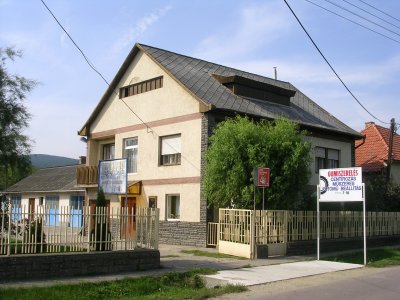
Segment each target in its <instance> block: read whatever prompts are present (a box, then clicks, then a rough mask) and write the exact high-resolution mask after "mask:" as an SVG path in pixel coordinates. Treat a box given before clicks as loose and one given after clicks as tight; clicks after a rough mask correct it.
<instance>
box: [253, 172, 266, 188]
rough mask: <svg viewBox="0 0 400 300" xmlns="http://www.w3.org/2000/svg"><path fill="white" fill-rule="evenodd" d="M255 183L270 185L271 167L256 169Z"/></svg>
mask: <svg viewBox="0 0 400 300" xmlns="http://www.w3.org/2000/svg"><path fill="white" fill-rule="evenodd" d="M254 185H255V186H261V187H263V186H269V168H256V169H254Z"/></svg>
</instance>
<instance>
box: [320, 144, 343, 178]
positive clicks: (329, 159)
mask: <svg viewBox="0 0 400 300" xmlns="http://www.w3.org/2000/svg"><path fill="white" fill-rule="evenodd" d="M334 168H339V150H336V149H328V148H323V147H315V172H316V173H318V171H319V169H334Z"/></svg>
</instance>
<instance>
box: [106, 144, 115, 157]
mask: <svg viewBox="0 0 400 300" xmlns="http://www.w3.org/2000/svg"><path fill="white" fill-rule="evenodd" d="M114 158H115V144H105V145H103V160H110V159H114Z"/></svg>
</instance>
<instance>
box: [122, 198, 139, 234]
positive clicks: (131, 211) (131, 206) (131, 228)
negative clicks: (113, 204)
mask: <svg viewBox="0 0 400 300" xmlns="http://www.w3.org/2000/svg"><path fill="white" fill-rule="evenodd" d="M121 207H122V214H123V217H122V218H121V237H122V238H123V239H126V240H133V239H134V238H135V234H136V197H128V198H125V197H122V203H121Z"/></svg>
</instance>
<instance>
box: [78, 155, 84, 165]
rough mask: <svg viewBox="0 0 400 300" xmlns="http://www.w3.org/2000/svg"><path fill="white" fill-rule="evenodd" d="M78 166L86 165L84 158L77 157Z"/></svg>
mask: <svg viewBox="0 0 400 300" xmlns="http://www.w3.org/2000/svg"><path fill="white" fill-rule="evenodd" d="M79 164H80V165H86V156H79Z"/></svg>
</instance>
